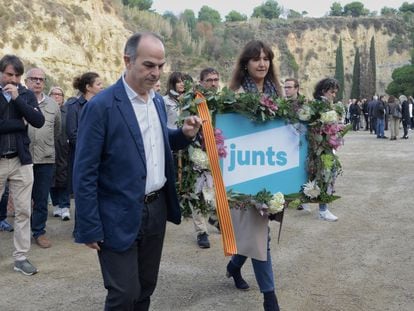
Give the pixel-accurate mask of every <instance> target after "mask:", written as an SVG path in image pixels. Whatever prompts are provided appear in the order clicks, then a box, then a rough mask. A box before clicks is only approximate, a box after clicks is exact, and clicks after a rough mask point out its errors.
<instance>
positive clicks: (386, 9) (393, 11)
mask: <svg viewBox="0 0 414 311" xmlns="http://www.w3.org/2000/svg"><path fill="white" fill-rule="evenodd" d="M397 13H398V11H397V9H394V8H390V7H387V6H384V7H383V8H382V9H381V15H383V16H393V15H397Z"/></svg>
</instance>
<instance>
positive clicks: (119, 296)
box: [98, 191, 167, 311]
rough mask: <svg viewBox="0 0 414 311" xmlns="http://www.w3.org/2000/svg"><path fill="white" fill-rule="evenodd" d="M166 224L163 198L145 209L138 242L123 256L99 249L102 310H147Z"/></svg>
mask: <svg viewBox="0 0 414 311" xmlns="http://www.w3.org/2000/svg"><path fill="white" fill-rule="evenodd" d="M166 222H167V207H166V201H165V195H164V193H163V192H162V191H161V194H160V196H159V197H158V198H157V199H156V200H154V201H153V202H151V203H149V204H145V205H144V209H143V212H142V222H141V228H140V231H139V233H138V237H137V240H136V241H135V242H134V244H133V245H132V246H131V247H130V248H129V249H128V250H126V251H125V252H114V251H111V250H109V249H106V248H105V247H104V244H102V245H100V247H101V250H100V251H98V256H99V262H100V264H101V271H102V276H103V280H104V286H105V288H106V289H107V290H108V294H107V296H106V301H105V310H106V311H110V310H125V311H126V310H128V311H129V310H134V311H147V310H149V305H150V297H151V295H152V293H153V292H154V290H155V287H156V284H157V278H158V271H159V266H160V260H161V253H162V246H163V242H164V236H165V227H166Z"/></svg>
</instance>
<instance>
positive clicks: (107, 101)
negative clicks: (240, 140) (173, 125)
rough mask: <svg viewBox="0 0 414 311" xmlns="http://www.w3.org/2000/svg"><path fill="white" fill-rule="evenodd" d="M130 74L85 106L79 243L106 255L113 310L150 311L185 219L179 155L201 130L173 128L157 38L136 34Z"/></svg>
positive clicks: (76, 182) (192, 120)
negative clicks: (169, 225)
mask: <svg viewBox="0 0 414 311" xmlns="http://www.w3.org/2000/svg"><path fill="white" fill-rule="evenodd" d="M124 62H125V65H126V70H125V72H124V73H123V74H122V77H121V79H119V80H118V81H117V82H116V83H115V84H114V85H112V86H110V87H108V88H107V89H105V90H104V91H102V92H100V93H99V94H97V95H96V96H94V97H93V98H92V100H90V101H89V102H88V103H87V104H86V105H85V107H84V108H83V112H82V115H81V118H80V122H79V131H78V141H77V145H76V154H75V164H74V175H73V176H74V179H73V186H74V190H75V191H74V193H75V199H76V216H75V217H76V218H75V220H76V224H75V240H76V242H78V243H85V244H86V245H87V246H89V247H90V248H93V249H96V250H97V251H98V256H99V261H100V265H101V270H102V276H103V279H104V285H105V288H106V289H107V290H108V294H107V297H106V302H105V310H148V309H149V305H150V296H151V294H152V293H153V291H154V290H155V286H156V282H157V277H158V270H159V264H160V259H161V251H162V245H163V240H164V235H165V227H166V221H167V220H169V221H171V222H173V223H175V224H179V223H180V221H181V212H180V207H179V204H178V199H177V195H176V192H175V180H174V167H173V166H174V164H173V160H172V154H171V150H172V149H173V150H176V149H180V148H183V147H186V146H187V145H188V144H189V143H190V141H191V140H192V139H193V138H194V137H195V136H196V135H197V132H198V130H199V128H200V126H201V121H200V119H199V118H198V117H196V116H192V117H188V118H187V119H186V120H185V121H184V125H183V127H182V128H180V129H177V130H170V129H168V128H167V126H166V122H167V115H166V112H165V106H164V102H163V99H162V97H161V96H160V95H159V94H157V93H155V92H154V91H153V87H154V85H155V83H156V82H157V81H158V80H159V78H160V73H161V71H162V68H163V66H164V64H165V52H164V45H163V43H162V41H161V39H160V38H159V37H158V36H156V35H155V34H151V33H137V34H134V35H133V36H131V37H130V38H129V39H128V41H127V43H126V45H125V50H124Z"/></svg>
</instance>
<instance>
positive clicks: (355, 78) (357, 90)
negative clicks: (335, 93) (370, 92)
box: [351, 48, 361, 98]
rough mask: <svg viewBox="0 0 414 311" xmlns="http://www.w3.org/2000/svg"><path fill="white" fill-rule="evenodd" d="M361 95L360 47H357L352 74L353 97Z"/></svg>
mask: <svg viewBox="0 0 414 311" xmlns="http://www.w3.org/2000/svg"><path fill="white" fill-rule="evenodd" d="M360 96H361V62H360V56H359V49H358V48H356V51H355V58H354V71H353V74H352V87H351V98H359V97H360Z"/></svg>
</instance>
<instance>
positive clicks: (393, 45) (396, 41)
mask: <svg viewBox="0 0 414 311" xmlns="http://www.w3.org/2000/svg"><path fill="white" fill-rule="evenodd" d="M409 47H410V42H409V40H407V39H406V38H405V37H404V36H403V35H401V34H397V35H395V36H394V38H392V39H391V40H390V41H388V53H389V54H390V55H391V54H392V53H394V52H397V53H399V54H401V53H402V52H403V51H404V50H406V49H408V48H409Z"/></svg>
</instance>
